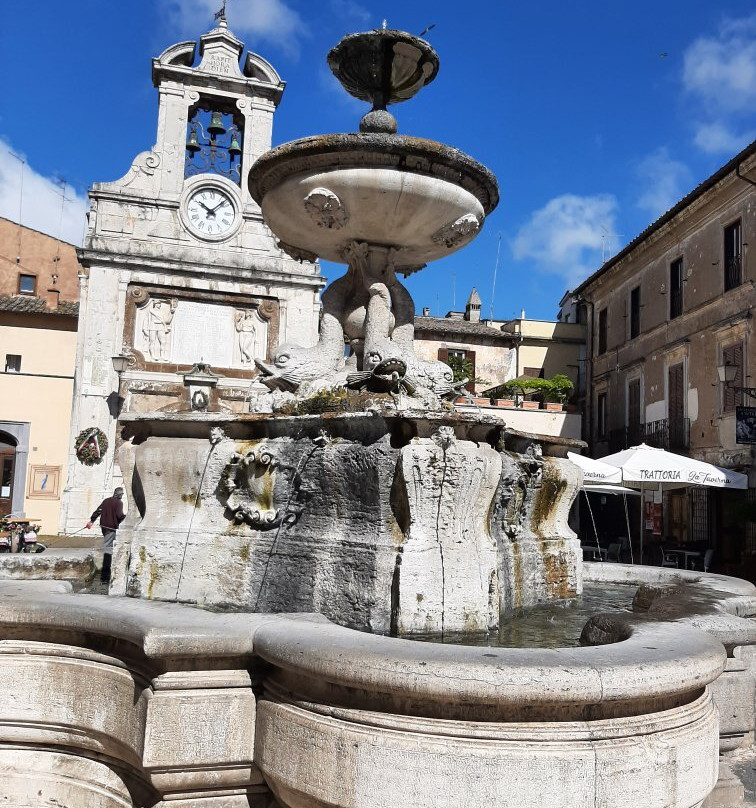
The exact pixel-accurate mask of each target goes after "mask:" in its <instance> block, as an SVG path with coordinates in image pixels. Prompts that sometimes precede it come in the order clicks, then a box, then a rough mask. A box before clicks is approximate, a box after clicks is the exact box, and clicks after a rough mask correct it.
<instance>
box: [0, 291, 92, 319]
mask: <svg viewBox="0 0 756 808" xmlns="http://www.w3.org/2000/svg"><path fill="white" fill-rule="evenodd" d="M0 311H10V312H13V313H17V314H53V315H58V316H62V317H78V316H79V304H78V302H77V301H73V300H61V301H60V302H59V303H58V308H57V309H51V308H48V306H47V301H46V300H45V299H44V298H41V297H34V296H33V295H0Z"/></svg>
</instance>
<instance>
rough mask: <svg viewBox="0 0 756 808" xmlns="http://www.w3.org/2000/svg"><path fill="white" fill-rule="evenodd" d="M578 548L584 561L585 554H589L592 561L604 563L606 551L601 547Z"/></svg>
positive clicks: (585, 545) (588, 545)
mask: <svg viewBox="0 0 756 808" xmlns="http://www.w3.org/2000/svg"><path fill="white" fill-rule="evenodd" d="M580 547H581V548H582V550H583V559H584V560H585V556H586V553H591V554H592V555H593V560H594V561H606V554H607V551H606V550H605V549H604V548H603V547H599V546H598V545H597V544H581V545H580Z"/></svg>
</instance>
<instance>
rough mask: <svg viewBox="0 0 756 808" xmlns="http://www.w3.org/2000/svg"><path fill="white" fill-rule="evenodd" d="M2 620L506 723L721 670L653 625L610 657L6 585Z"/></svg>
mask: <svg viewBox="0 0 756 808" xmlns="http://www.w3.org/2000/svg"><path fill="white" fill-rule="evenodd" d="M22 593H23V595H24V597H23V600H21V598H20V595H21V594H22ZM0 614H1V615H2V618H0V625H2V623H7V622H12V623H13V625H14V626H16V627H19V626H24V625H26V626H28V627H29V628H31V629H33V630H35V631H39V630H40V629H46V628H58V629H66V630H67V631H74V632H75V631H86V632H89V633H95V634H103V635H107V636H115V637H118V638H120V639H123V640H126V641H128V642H130V643H132V644H134V645H137V646H138V647H140V648H141V649H142V650H143V651H144V653H145V654H146V655H147V656H148V657H176V656H179V657H184V656H191V655H205V656H223V657H229V656H244V655H252V654H253V653H255V654H257V655H259V656H261V657H262V658H263V659H265V660H267V661H268V662H271V663H273V664H275V665H277V666H279V667H282V668H285V669H288V670H296V671H298V672H300V673H301V674H303V675H305V676H307V677H310V678H312V679H314V680H319V681H323V680H328V681H329V682H331V683H333V684H334V685H339V686H343V687H360V688H362V687H364V688H369V689H371V690H373V691H375V692H378V693H381V694H389V695H391V696H392V697H394V696H404V697H406V696H410V695H411V696H412V697H413V699H415V700H417V701H423V702H427V703H428V704H432V703H441V702H444V703H446V704H448V703H449V702H450V701H454V700H462V701H464V702H466V703H468V704H477V705H480V706H485V707H486V709H488V708H500V709H502V710H503V709H506V710H509V711H510V712H511V709H512V708H513V707H515V706H521V707H529V706H532V705H537V704H545V705H547V709H549V710H552V709H553V708H555V707H559V706H564V705H567V704H570V705H576V704H577V705H586V704H595V703H597V702H602V701H605V702H612V701H616V702H619V701H625V700H632V699H637V698H655V697H662V696H665V697H668V696H670V695H674V694H679V693H683V692H688V691H691V690H694V689H697V688H700V687H701V686H702V685H703V684H706V683H707V682H710V681H713V680H714V679H716V678H717V676H719V674H720V673H721V672H722V670H723V668H724V662H725V659H724V651H723V649H722V646H721V645H720V643H719V642H718V641H716V640H715V639H713V638H711V637H709V636H707V635H706V634H705V633H703V632H701V631H698V630H696V629H693V628H687V627H682V626H674V627H670V626H665V625H663V624H658V623H644V624H641V625H631V624H629V623H628V624H627V625H628V627H629V628H628V630H627V635H628V636H627V639H626V640H625V641H623V642H618V643H615V644H614V645H612V646H599V647H585V648H564V649H517V648H515V649H503V648H476V647H464V646H453V645H432V644H418V643H415V642H412V641H410V640H399V639H393V638H387V637H380V636H375V635H370V634H365V633H362V632H358V631H354V630H352V629H348V628H343V627H341V626H337V625H335V624H333V623H330V622H329V621H328V620H326V619H325V618H323V617H320V616H319V615H308V614H301V615H270V614H268V615H265V614H249V613H217V612H209V611H204V610H202V609H199V608H195V607H191V606H185V605H180V604H174V603H162V602H154V601H143V600H136V599H132V598H122V597H105V596H102V595H84V594H78V595H73V594H62V593H60V592H59V590H56V589H55V588H54V586H53V585H51V586H50V587H49V588H47V587H43V588H42V589H41V591H40V589H39V588H35V587H29V588H28V589H27V588H26V586H25V585H22V584H21V583H20V582H13V583H10V582H4V581H0ZM347 660H348V662H347ZM681 660H682V662H681ZM652 663H653V668H652V669H651V667H650V666H651V664H652Z"/></svg>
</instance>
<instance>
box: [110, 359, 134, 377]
mask: <svg viewBox="0 0 756 808" xmlns="http://www.w3.org/2000/svg"><path fill="white" fill-rule="evenodd" d="M111 361H112V362H113V370H114V371H115V372H116V373H117V374H118V379H119V381H120V378H121V374H122V373H123V371H124V370H126V368H127V367H128V366H129V363H130V362H131V357H130V356H129V355H128V354H126V353H119V354H118V356H114V357H113V358H112V360H111Z"/></svg>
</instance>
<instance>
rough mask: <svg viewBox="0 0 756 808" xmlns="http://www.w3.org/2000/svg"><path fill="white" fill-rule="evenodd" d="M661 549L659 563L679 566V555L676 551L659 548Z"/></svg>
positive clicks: (667, 565) (664, 565)
mask: <svg viewBox="0 0 756 808" xmlns="http://www.w3.org/2000/svg"><path fill="white" fill-rule="evenodd" d="M659 549H660V550H661V559H662V560H661V565H662V567H679V566H680V556H678V555H677V553H673V552H671V551H669V550H665V549H664V548H663V547H660V548H659Z"/></svg>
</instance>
